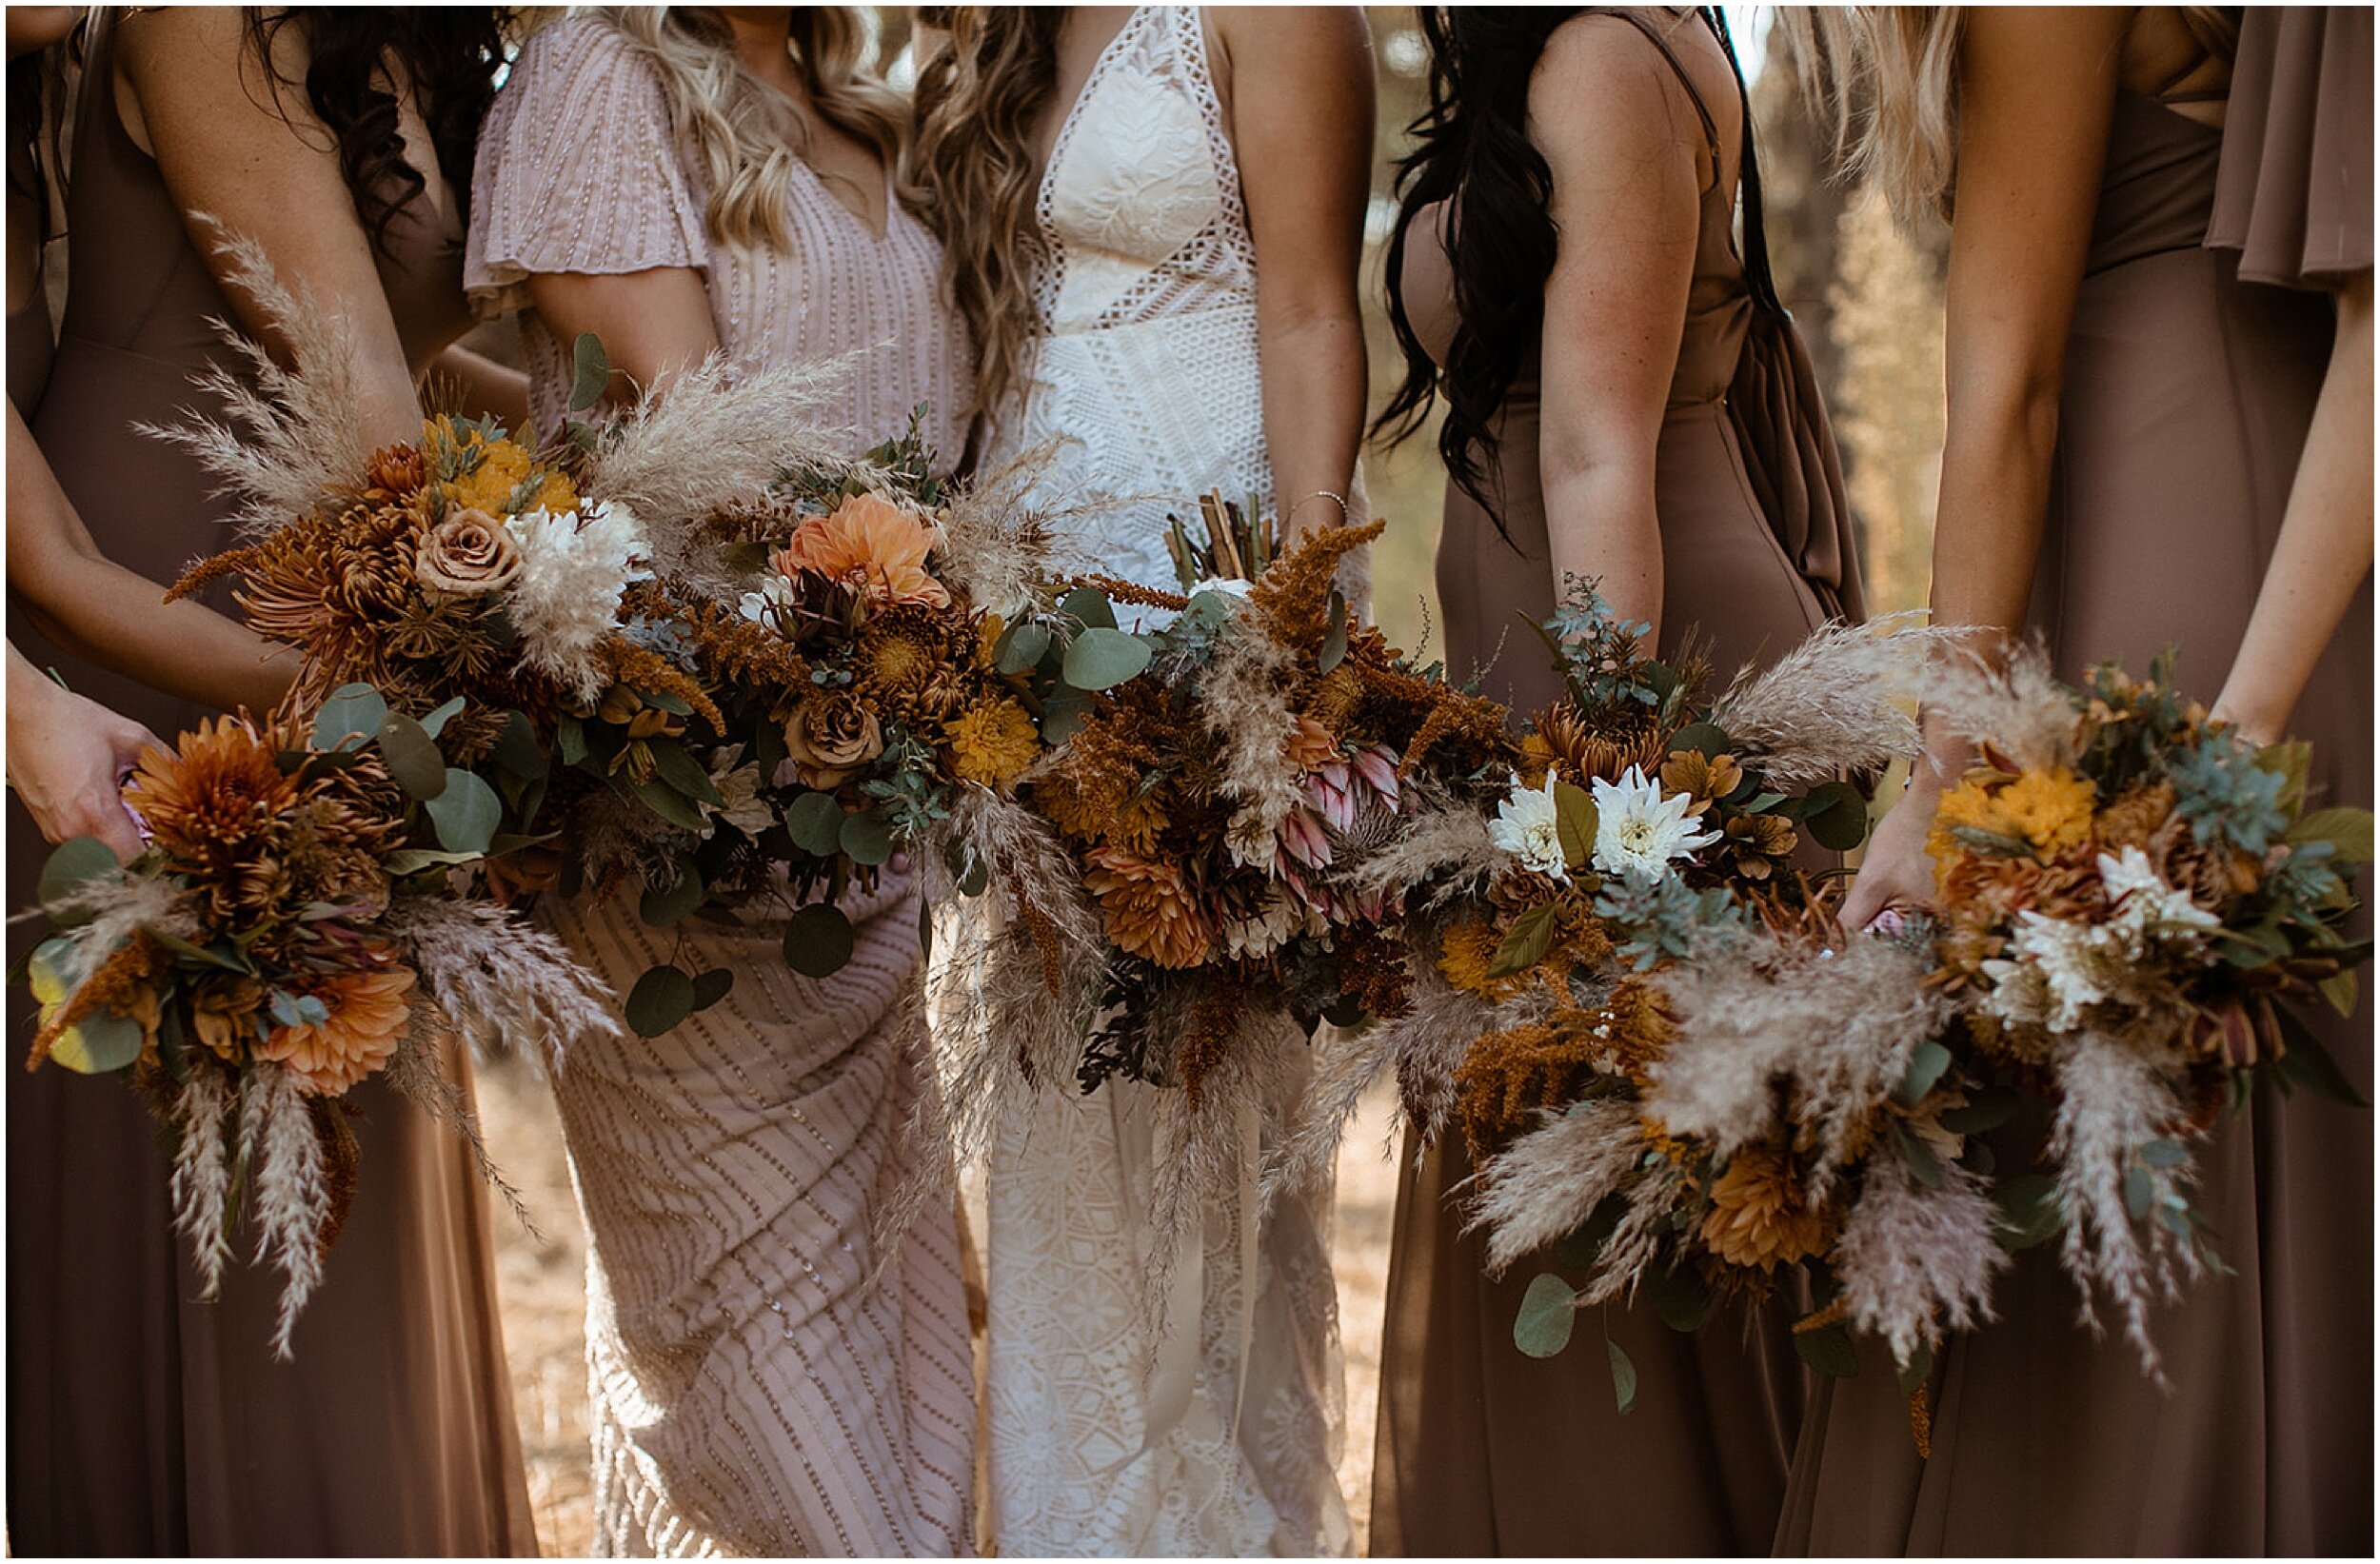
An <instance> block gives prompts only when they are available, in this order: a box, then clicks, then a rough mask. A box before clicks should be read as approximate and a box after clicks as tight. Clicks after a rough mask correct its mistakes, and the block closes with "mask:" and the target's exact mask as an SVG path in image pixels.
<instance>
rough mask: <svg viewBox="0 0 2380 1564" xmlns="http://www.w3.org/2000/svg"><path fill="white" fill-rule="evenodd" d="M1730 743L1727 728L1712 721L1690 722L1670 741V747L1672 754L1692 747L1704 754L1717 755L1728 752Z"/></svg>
mask: <svg viewBox="0 0 2380 1564" xmlns="http://www.w3.org/2000/svg"><path fill="white" fill-rule="evenodd" d="M1730 743H1731V741H1730V740H1729V739H1728V737H1727V730H1726V729H1724V728H1721V727H1717V726H1716V725H1714V724H1712V723H1687V724H1686V725H1685V726H1684V727H1681V728H1679V729H1678V730H1677V736H1676V738H1674V739H1672V740H1671V741H1670V742H1669V747H1670V752H1671V753H1672V754H1675V753H1676V752H1677V751H1678V750H1681V749H1691V750H1695V751H1696V752H1698V753H1700V754H1703V755H1714V756H1716V755H1724V754H1726V753H1728V750H1729V748H1730Z"/></svg>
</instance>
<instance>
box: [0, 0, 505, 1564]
mask: <svg viewBox="0 0 2380 1564" xmlns="http://www.w3.org/2000/svg"><path fill="white" fill-rule="evenodd" d="M111 39H112V26H111V25H110V22H109V20H108V19H106V18H103V19H101V20H100V21H99V22H98V23H97V24H96V25H95V26H94V28H93V30H92V39H91V46H90V51H89V63H88V68H87V70H86V74H85V77H84V79H85V81H86V83H87V84H88V85H89V89H88V90H86V91H84V92H83V93H82V94H81V103H80V107H79V109H77V111H76V112H77V123H76V126H75V136H74V141H73V157H74V168H73V172H72V178H71V179H70V182H69V190H68V195H67V203H68V207H67V210H68V219H69V229H70V232H71V234H72V243H71V244H70V246H69V248H70V255H69V297H68V305H67V313H66V320H65V325H64V328H63V330H62V332H61V334H60V340H59V343H58V346H57V352H56V357H55V361H54V363H53V365H52V366H51V368H50V379H49V384H48V386H47V389H46V390H45V391H44V392H43V393H42V395H41V399H40V404H39V407H38V411H37V412H31V410H30V409H28V411H29V413H30V422H31V424H32V427H33V431H34V433H35V435H36V436H37V437H38V438H39V440H40V442H41V445H42V448H43V450H44V452H45V453H46V454H47V455H48V457H49V459H50V465H51V466H52V467H53V468H54V469H55V470H56V472H57V476H58V480H59V482H60V483H61V485H63V486H64V487H65V489H66V492H67V494H68V496H69V498H70V499H71V500H72V501H73V502H74V505H75V507H76V509H77V510H78V511H79V512H80V514H81V515H82V517H83V519H84V522H85V524H86V525H88V526H89V528H90V530H91V533H92V535H93V536H94V538H95V539H96V541H97V542H98V544H99V545H100V547H101V548H102V549H104V550H105V551H106V552H107V553H108V554H109V556H110V557H111V558H113V559H114V560H116V561H118V562H119V563H121V564H126V565H129V567H131V568H132V569H134V570H138V571H140V572H142V573H143V574H145V575H148V576H149V577H151V578H153V579H154V580H156V581H158V582H160V583H164V582H169V581H171V580H172V579H173V578H174V577H175V576H176V575H177V574H179V572H180V570H181V568H182V566H183V564H185V563H187V562H188V560H190V559H191V558H192V557H194V556H197V555H201V554H205V553H207V552H208V551H210V550H212V549H215V548H218V547H220V546H222V544H224V543H225V542H226V541H227V540H226V535H225V534H224V533H223V531H222V530H221V529H220V528H219V526H218V525H217V519H218V518H219V517H220V516H221V514H222V510H223V507H222V505H220V503H218V502H214V501H210V500H208V498H207V495H208V490H210V489H211V488H212V487H213V486H214V482H213V480H212V479H210V478H209V477H208V475H207V474H206V473H205V472H204V471H202V470H201V469H200V468H199V467H198V466H197V465H196V464H195V463H194V462H193V461H191V459H190V458H188V456H186V455H184V454H183V453H181V452H180V451H178V450H175V449H172V448H169V447H168V446H166V445H161V444H159V443H157V442H155V441H153V440H149V439H147V438H144V437H143V436H140V435H138V434H136V433H134V432H133V430H132V428H131V425H132V424H133V423H134V422H135V421H146V422H149V423H156V424H170V423H173V422H175V420H176V418H177V416H178V412H177V410H178V409H180V408H182V407H184V406H189V405H191V404H192V403H194V402H195V401H196V400H197V398H196V393H195V392H194V391H193V390H192V388H191V386H190V385H189V377H190V375H191V374H193V373H194V372H196V371H197V370H199V369H200V368H202V367H203V366H205V365H206V364H207V363H208V361H209V360H211V359H217V358H222V357H225V356H227V355H226V353H225V349H224V348H223V346H222V345H221V344H220V343H219V342H218V340H217V339H216V338H215V336H214V334H213V332H212V331H211V329H210V328H209V327H208V325H207V318H208V316H210V315H213V316H221V317H225V318H229V317H230V314H231V311H230V308H229V307H228V304H227V302H226V300H225V299H224V297H223V295H222V294H221V293H220V292H218V291H217V289H216V287H215V286H214V283H213V281H212V279H211V277H210V275H209V273H208V269H207V267H206V264H205V262H204V261H203V260H202V259H201V257H200V255H199V253H198V251H197V250H196V249H194V248H193V247H191V245H190V243H189V241H188V237H187V230H186V229H185V228H184V226H183V222H182V217H181V214H180V212H179V211H178V210H177V209H176V208H175V207H174V204H173V201H172V198H171V197H170V195H169V193H168V191H167V189H166V187H165V184H164V182H163V180H162V179H161V178H160V176H159V174H158V171H157V168H156V165H155V163H154V162H153V161H152V160H151V159H150V158H149V156H148V155H147V154H146V153H144V152H143V151H141V149H140V148H138V147H137V146H136V145H135V144H134V143H133V141H132V140H131V137H130V136H129V133H128V132H127V131H126V130H125V129H124V126H123V123H122V121H121V119H120V118H119V116H118V115H117V113H116V111H115V107H114V99H113V95H112V93H111V92H110V91H109V84H110V83H111V81H112V79H113V77H112V71H111V66H112V49H111V48H110V44H111ZM446 218H447V214H445V213H439V212H434V211H431V210H428V209H426V202H425V201H421V200H417V203H416V204H415V206H414V207H413V208H408V209H407V211H406V212H405V213H404V214H403V215H401V216H400V218H399V219H398V221H397V222H396V223H395V224H394V225H393V226H392V228H390V238H391V241H392V245H391V247H392V249H393V251H394V256H393V259H383V260H382V263H381V268H382V273H383V279H384V282H385V283H386V285H387V289H388V295H389V300H390V303H391V306H392V307H393V308H394V311H395V314H396V318H397V323H398V327H399V330H400V333H401V335H402V336H403V337H404V339H405V341H406V343H407V347H408V349H409V350H410V351H411V352H412V353H413V354H414V356H415V361H416V362H417V363H420V362H424V361H426V359H427V358H428V357H429V356H430V355H431V354H433V353H434V352H436V351H437V350H438V349H439V348H440V347H443V346H445V345H446V343H448V342H450V341H452V340H453V338H454V337H455V336H457V335H458V334H460V333H461V332H462V331H463V329H464V328H465V327H466V325H467V324H468V317H467V315H466V311H465V307H464V301H463V289H462V277H461V251H460V247H459V239H460V231H459V221H457V222H455V223H453V224H448V223H447V222H446ZM442 227H443V228H446V231H444V232H442V231H441V229H442ZM27 324H32V323H30V321H26V322H20V321H11V323H10V333H11V338H13V336H14V333H15V331H16V330H17V329H18V327H20V325H27ZM10 348H11V353H10V357H11V362H12V365H13V362H14V359H15V355H16V351H17V349H16V346H15V344H14V342H13V340H12V341H11V343H10ZM11 388H12V389H13V388H14V387H13V386H12V387H11ZM217 606H219V607H220V606H225V604H221V603H218V604H217ZM12 630H13V632H14V634H15V639H16V641H17V643H18V645H19V646H20V648H21V649H23V650H24V651H25V653H26V655H27V656H28V657H30V658H31V659H32V660H33V661H34V663H36V664H38V665H43V666H54V667H56V668H57V669H58V670H59V671H60V672H61V673H62V674H64V675H65V677H66V680H67V683H69V685H71V686H72V687H73V688H74V689H75V690H77V691H78V692H80V693H82V694H85V695H88V696H89V697H91V698H92V699H94V700H97V701H100V702H102V703H105V704H107V705H109V706H111V707H113V708H114V709H116V710H118V711H120V712H123V713H124V714H126V715H127V716H129V717H131V718H134V719H135V720H137V721H139V722H142V723H147V724H148V725H149V727H150V728H151V729H152V730H153V731H155V732H156V733H158V734H159V735H160V736H163V737H170V736H171V735H172V734H173V733H175V732H176V731H177V730H178V729H180V728H181V727H184V726H186V725H188V723H191V722H192V721H193V720H195V719H196V718H198V717H199V716H201V715H203V713H202V711H201V710H200V709H199V708H198V707H196V706H193V705H191V704H189V703H183V702H179V701H176V700H174V699H172V698H169V697H168V696H166V695H163V694H161V693H159V692H158V691H156V690H153V689H149V688H147V687H146V686H143V685H141V684H138V683H133V682H132V681H130V680H127V679H122V678H118V677H115V676H113V675H109V674H107V673H103V672H102V671H100V670H99V669H97V668H95V667H92V666H90V665H89V664H88V663H82V662H80V661H78V660H77V659H75V658H73V657H71V656H69V655H68V654H67V653H65V652H63V651H61V650H59V649H58V648H56V647H54V646H50V645H49V644H47V643H42V642H41V641H40V640H39V638H38V637H36V636H33V635H31V634H30V633H28V631H27V627H26V625H25V623H24V622H23V621H22V620H19V621H18V622H17V623H16V624H14V625H13V626H12ZM9 849H10V851H9V876H8V879H9V901H10V908H11V910H13V909H16V908H21V907H26V906H30V904H31V903H32V901H33V900H34V892H33V886H34V883H35V880H36V878H37V875H38V872H39V869H40V866H41V863H42V861H43V858H44V857H45V855H46V853H47V848H46V847H45V846H44V844H43V843H42V841H41V839H40V836H39V833H38V832H36V831H35V830H34V829H33V826H32V823H31V822H30V819H29V818H28V817H27V816H26V814H25V812H24V810H23V809H22V808H21V807H20V806H19V805H17V804H16V802H14V801H13V800H11V801H10V804H9ZM31 937H32V931H31V929H30V925H19V926H16V927H12V928H11V930H10V943H11V948H12V953H13V950H14V948H15V947H16V946H17V945H18V944H19V942H20V941H21V940H27V939H30V938H31ZM24 1003H25V1001H24V999H23V996H22V995H21V993H19V994H12V995H11V996H10V1005H11V1009H12V1013H13V1015H14V1018H15V1019H17V1020H22V1011H23V1007H24ZM17 1037H18V1039H19V1043H20V1045H21V1042H22V1039H23V1033H22V1031H21V1030H20V1031H19V1032H18V1033H17ZM455 1068H456V1071H457V1079H458V1080H459V1083H460V1084H461V1085H462V1087H463V1089H464V1091H465V1093H466V1101H467V1100H468V1092H469V1089H470V1082H469V1075H468V1070H467V1066H466V1064H465V1063H464V1062H463V1061H462V1060H461V1059H458V1060H457V1061H456V1066H455ZM7 1075H8V1078H9V1083H8V1125H9V1138H8V1171H9V1199H8V1289H9V1292H8V1396H9V1409H8V1432H9V1473H8V1527H9V1538H8V1540H9V1544H10V1547H11V1549H12V1550H14V1551H16V1552H19V1553H31V1554H160V1553H167V1554H179V1553H188V1554H530V1553H534V1552H535V1551H536V1547H537V1538H536V1533H535V1529H534V1526H533V1524H532V1521H531V1518H530V1514H529V1508H528V1496H527V1490H526V1484H525V1482H524V1480H523V1475H522V1467H521V1451H520V1439H519V1435H518V1432H517V1430H516V1429H515V1428H514V1426H513V1421H512V1399H511V1394H510V1390H509V1383H508V1381H507V1379H506V1370H505V1362H504V1348H503V1337H502V1334H501V1331H500V1329H499V1326H498V1321H497V1308H496V1285H495V1269H494V1261H493V1253H492V1249H491V1245H490V1242H489V1236H488V1234H489V1230H488V1211H487V1197H486V1191H485V1190H484V1188H483V1186H482V1184H481V1182H480V1179H479V1177H478V1175H477V1173H476V1172H475V1171H474V1169H473V1166H472V1163H471V1161H470V1159H469V1158H468V1156H467V1154H466V1152H465V1150H464V1148H463V1147H462V1145H461V1144H460V1143H459V1141H458V1139H457V1138H456V1137H455V1136H454V1134H453V1133H452V1132H451V1131H449V1130H447V1129H446V1128H444V1127H442V1126H440V1125H438V1124H436V1123H434V1122H432V1121H431V1120H430V1119H428V1118H427V1117H426V1115H425V1114H424V1113H423V1112H422V1111H421V1110H420V1109H418V1108H416V1107H414V1106H413V1105H412V1104H410V1103H409V1102H407V1101H405V1100H403V1099H399V1098H397V1097H395V1096H394V1095H393V1094H390V1093H388V1092H386V1091H381V1090H376V1089H374V1088H373V1087H371V1086H366V1087H365V1088H363V1089H361V1090H360V1091H358V1092H357V1093H356V1094H355V1095H354V1097H353V1098H352V1099H350V1100H352V1101H353V1102H355V1103H356V1104H357V1105H358V1106H359V1107H361V1108H362V1109H363V1110H364V1117H363V1118H362V1119H360V1120H359V1122H358V1123H357V1125H356V1135H357V1138H358V1140H359V1142H360V1144H361V1147H362V1166H361V1180H362V1183H361V1189H360V1191H359V1193H358V1195H357V1198H356V1200H355V1205H354V1209H353V1211H352V1213H351V1214H350V1216H349V1217H348V1218H347V1227H346V1230H345V1231H344V1232H343V1233H342V1234H341V1236H340V1237H339V1240H338V1243H337V1244H336V1246H335V1247H334V1248H333V1249H332V1250H331V1251H330V1255H329V1258H328V1263H327V1268H326V1272H325V1277H324V1281H323V1284H322V1286H321V1288H320V1289H319V1290H318V1291H317V1292H316V1293H315V1295H314V1297H313V1301H312V1302H311V1303H310V1304H308V1305H307V1312H306V1314H305V1317H304V1318H303V1319H302V1320H301V1322H300V1324H299V1326H298V1329H297V1336H296V1343H295V1349H296V1360H295V1361H294V1362H289V1363H283V1362H277V1361H275V1360H274V1358H273V1356H272V1351H271V1347H270V1345H269V1341H270V1337H271V1335H272V1326H273V1317H274V1311H275V1308H276V1304H277V1300H278V1295H279V1287H278V1281H277V1274H276V1273H272V1272H270V1271H267V1270H260V1269H251V1268H249V1267H248V1266H246V1265H237V1266H234V1267H233V1268H232V1269H231V1271H230V1272H229V1273H228V1275H227V1277H226V1278H225V1282H224V1288H223V1294H222V1297H220V1299H218V1300H217V1301H215V1302H213V1303H204V1302H200V1301H199V1300H198V1284H197V1281H196V1279H195V1277H194V1276H193V1274H192V1271H191V1269H190V1267H189V1264H188V1259H187V1255H186V1246H185V1245H184V1244H183V1242H182V1241H181V1240H180V1239H179V1238H178V1237H176V1236H175V1234H174V1233H173V1231H172V1225H171V1214H170V1211H169V1204H168V1196H167V1177H168V1171H169V1166H168V1162H167V1159H166V1158H165V1156H164V1155H163V1153H162V1152H161V1150H160V1146H159V1126H158V1124H157V1123H156V1121H155V1120H153V1119H150V1118H149V1116H148V1115H147V1113H145V1112H144V1110H143V1109H142V1107H141V1105H140V1104H139V1102H138V1101H137V1100H136V1099H134V1097H133V1095H132V1094H131V1093H130V1092H129V1091H127V1090H126V1089H125V1088H124V1087H123V1086H121V1085H120V1084H118V1083H117V1082H114V1081H99V1080H85V1079H79V1078H77V1077H74V1076H71V1075H69V1074H68V1073H67V1072H65V1071H63V1070H60V1069H55V1068H50V1069H45V1070H43V1071H41V1072H39V1073H37V1074H32V1075H28V1074H26V1073H25V1072H24V1071H22V1070H19V1069H14V1068H11V1069H10V1070H8V1072H7Z"/></svg>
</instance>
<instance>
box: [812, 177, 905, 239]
mask: <svg viewBox="0 0 2380 1564" xmlns="http://www.w3.org/2000/svg"><path fill="white" fill-rule="evenodd" d="M793 162H794V166H795V167H796V168H800V169H801V170H802V173H803V177H805V178H806V179H808V180H809V182H810V188H811V189H813V190H815V191H817V192H818V198H819V199H820V200H822V201H823V202H825V203H826V204H827V205H828V206H830V207H832V208H835V209H836V210H837V211H839V212H841V213H843V215H844V216H845V217H848V218H849V219H851V221H852V223H853V225H854V226H856V227H857V228H859V230H860V231H861V232H862V233H863V234H866V235H867V237H868V240H869V242H870V243H872V244H878V245H881V244H883V242H884V241H885V240H887V239H889V238H891V237H892V226H893V188H892V171H891V170H890V169H888V168H887V169H880V170H879V175H878V177H880V178H881V179H883V182H884V226H883V228H876V227H875V226H874V225H872V224H871V223H869V222H868V220H867V214H866V213H864V212H860V211H854V210H853V209H852V208H851V204H850V203H849V202H847V201H845V200H843V197H841V196H839V195H837V194H836V193H835V192H834V191H833V190H832V189H830V188H827V184H826V176H825V175H823V174H822V173H820V172H819V171H818V170H817V169H816V168H812V167H811V166H810V160H809V159H808V158H806V157H800V156H797V157H795V159H794V160H793Z"/></svg>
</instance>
